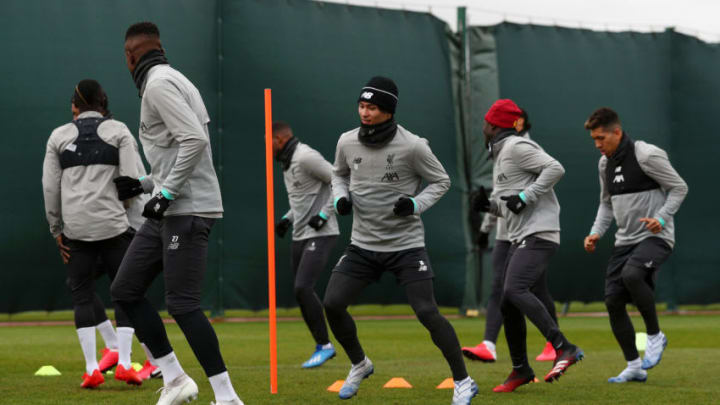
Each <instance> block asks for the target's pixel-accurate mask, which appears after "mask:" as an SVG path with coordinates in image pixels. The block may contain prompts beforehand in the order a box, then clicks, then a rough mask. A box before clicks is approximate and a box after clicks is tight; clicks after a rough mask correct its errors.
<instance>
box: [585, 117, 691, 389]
mask: <svg viewBox="0 0 720 405" xmlns="http://www.w3.org/2000/svg"><path fill="white" fill-rule="evenodd" d="M585 129H587V130H589V131H590V136H591V137H592V139H593V141H594V142H595V147H596V148H597V149H598V150H599V151H600V153H601V154H602V156H601V157H600V162H599V163H598V171H599V177H600V205H599V207H598V211H597V216H596V217H595V223H593V226H592V229H591V230H590V235H588V236H587V237H585V250H586V251H588V252H589V253H592V252H594V251H595V247H596V245H597V242H598V240H600V238H601V237H602V236H603V235H604V234H605V232H606V231H607V230H608V228H609V227H610V225H611V224H612V221H613V218H614V219H615V222H616V224H617V228H618V229H617V232H616V233H615V248H614V250H613V254H612V257H610V262H609V264H608V268H607V273H606V275H605V306H606V307H607V310H608V314H609V315H610V326H611V328H612V331H613V334H615V339H617V341H618V343H619V344H620V348H621V349H622V351H623V354H624V355H625V360H626V361H627V368H625V369H624V370H623V371H621V372H620V374H619V375H617V376H615V377H612V378H610V379H609V380H608V381H609V382H611V383H625V382H629V381H639V382H644V381H646V380H647V371H645V370H648V369H651V368H653V367H655V366H656V365H657V364H658V363H659V362H660V358H661V357H662V354H663V351H664V350H665V346H667V342H668V341H667V338H666V337H665V335H664V334H663V333H662V331H661V330H660V325H659V323H658V317H657V313H656V311H655V294H654V289H655V278H656V276H657V272H658V270H659V269H660V266H661V265H662V264H663V263H664V262H665V260H667V258H668V256H670V253H671V252H672V249H673V246H674V245H675V224H674V221H673V216H674V215H675V213H676V212H677V210H678V209H679V208H680V204H682V202H683V200H684V199H685V196H686V195H687V192H688V187H687V184H685V181H684V180H683V179H682V178H681V177H680V175H678V173H677V172H676V171H675V169H674V168H673V167H672V165H671V164H670V160H669V159H668V155H667V153H665V151H664V150H662V149H660V148H658V147H657V146H655V145H651V144H649V143H645V142H643V141H633V140H632V139H631V138H630V137H629V136H628V135H627V134H626V133H625V132H624V131H623V129H622V125H621V123H620V118H619V117H618V115H617V113H616V112H615V111H613V110H611V109H610V108H600V109H598V110H596V111H595V112H593V113H592V115H590V118H588V120H587V121H586V122H585ZM631 302H632V303H634V304H635V306H636V307H637V308H638V310H639V311H640V314H641V315H642V318H643V321H645V328H646V330H647V335H648V338H647V346H646V349H645V358H644V359H642V361H641V360H640V355H639V354H638V351H637V348H636V346H635V329H634V328H633V324H632V322H631V321H630V317H629V316H628V313H627V310H626V308H625V306H626V304H628V303H631Z"/></svg>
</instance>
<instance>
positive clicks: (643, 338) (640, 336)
mask: <svg viewBox="0 0 720 405" xmlns="http://www.w3.org/2000/svg"><path fill="white" fill-rule="evenodd" d="M646 345H647V333H645V332H638V333H636V334H635V346H637V349H638V351H639V352H644V351H645V346H646Z"/></svg>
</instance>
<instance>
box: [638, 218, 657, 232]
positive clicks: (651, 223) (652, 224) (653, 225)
mask: <svg viewBox="0 0 720 405" xmlns="http://www.w3.org/2000/svg"><path fill="white" fill-rule="evenodd" d="M640 222H644V223H645V228H647V230H648V231H650V232H652V233H660V231H662V229H663V227H662V225H661V224H660V221H658V220H657V219H655V218H640Z"/></svg>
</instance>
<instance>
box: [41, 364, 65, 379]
mask: <svg viewBox="0 0 720 405" xmlns="http://www.w3.org/2000/svg"><path fill="white" fill-rule="evenodd" d="M35 375H36V376H40V377H52V376H56V375H61V374H60V372H59V371H58V369H56V368H55V367H53V366H42V367H40V368H39V369H38V371H36V372H35Z"/></svg>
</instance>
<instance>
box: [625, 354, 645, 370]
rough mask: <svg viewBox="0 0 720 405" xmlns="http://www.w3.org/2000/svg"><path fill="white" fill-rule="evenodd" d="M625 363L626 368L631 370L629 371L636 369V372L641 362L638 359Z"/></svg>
mask: <svg viewBox="0 0 720 405" xmlns="http://www.w3.org/2000/svg"><path fill="white" fill-rule="evenodd" d="M627 363H628V366H627V368H631V369H637V370H639V369H640V367H641V366H642V361H641V360H640V357H638V358H637V359H635V360H630V361H628V362H627Z"/></svg>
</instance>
